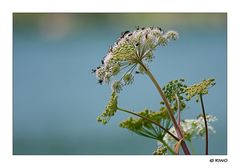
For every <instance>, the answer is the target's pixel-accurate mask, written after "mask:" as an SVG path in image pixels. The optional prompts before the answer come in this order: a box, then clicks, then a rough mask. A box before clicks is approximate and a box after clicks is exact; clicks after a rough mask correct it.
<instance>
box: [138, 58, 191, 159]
mask: <svg viewBox="0 0 240 168" xmlns="http://www.w3.org/2000/svg"><path fill="white" fill-rule="evenodd" d="M138 63H139V64H140V65H141V66H142V67H143V68H144V70H145V71H146V74H147V75H148V76H149V78H150V79H151V81H152V82H153V84H154V85H155V87H156V88H157V90H158V92H159V94H160V96H161V97H162V99H163V101H164V103H165V105H166V108H167V111H168V114H169V117H170V119H171V120H172V122H173V126H174V128H175V130H176V133H177V135H178V138H179V139H182V138H183V135H182V132H181V130H180V128H179V126H178V124H177V122H176V120H175V118H174V115H173V112H172V109H171V106H170V104H169V102H168V100H167V98H166V96H165V94H164V93H163V91H162V89H161V87H160V85H159V84H158V82H157V80H156V79H155V78H154V76H153V75H152V73H151V72H150V71H149V70H148V68H147V67H146V66H145V65H144V64H143V63H142V62H141V61H139V62H138ZM181 146H182V149H183V151H184V153H185V154H186V155H190V152H189V150H188V147H187V145H186V143H185V142H184V141H182V143H181Z"/></svg>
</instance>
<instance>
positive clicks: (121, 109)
mask: <svg viewBox="0 0 240 168" xmlns="http://www.w3.org/2000/svg"><path fill="white" fill-rule="evenodd" d="M117 109H118V110H120V111H123V112H126V113H129V114H132V115H135V116H138V117H140V118H143V119H145V120H147V121H149V122H151V123H153V124H155V125H157V126H158V127H160V128H161V129H163V130H164V131H165V132H166V133H168V134H169V135H170V136H172V137H173V138H174V139H175V140H176V141H179V138H178V137H176V136H175V135H173V134H172V133H171V132H169V131H168V130H167V129H166V128H164V127H163V126H162V125H161V124H159V123H157V122H156V121H153V120H151V119H149V118H147V117H145V116H143V115H140V114H137V113H134V112H132V111H129V110H125V109H123V108H120V107H118V108H117Z"/></svg>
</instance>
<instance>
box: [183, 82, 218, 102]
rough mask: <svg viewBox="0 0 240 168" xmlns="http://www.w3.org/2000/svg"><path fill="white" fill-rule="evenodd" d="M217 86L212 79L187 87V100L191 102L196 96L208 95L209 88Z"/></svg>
mask: <svg viewBox="0 0 240 168" xmlns="http://www.w3.org/2000/svg"><path fill="white" fill-rule="evenodd" d="M215 84H216V83H215V79H213V78H210V79H207V80H203V81H202V82H201V83H198V84H195V85H192V86H190V87H187V88H186V90H185V92H186V96H187V99H188V100H190V99H191V98H192V97H194V96H196V95H205V94H208V88H210V87H212V86H214V85H215ZM197 101H198V99H197Z"/></svg>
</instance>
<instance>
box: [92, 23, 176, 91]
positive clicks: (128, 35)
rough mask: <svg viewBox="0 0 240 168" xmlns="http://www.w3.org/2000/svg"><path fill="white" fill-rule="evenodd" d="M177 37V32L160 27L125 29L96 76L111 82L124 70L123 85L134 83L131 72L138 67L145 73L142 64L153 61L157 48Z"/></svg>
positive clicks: (139, 70) (120, 80) (100, 79)
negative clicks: (164, 30)
mask: <svg viewBox="0 0 240 168" xmlns="http://www.w3.org/2000/svg"><path fill="white" fill-rule="evenodd" d="M177 38H178V33H177V32H175V31H168V32H166V33H164V32H163V30H162V29H161V28H159V27H147V28H138V29H137V30H135V31H133V32H130V31H125V32H123V33H122V34H121V36H120V38H119V39H118V40H117V41H116V42H115V43H114V45H113V46H112V47H110V49H109V51H108V53H107V55H106V57H105V58H104V59H103V60H102V65H101V66H99V67H98V68H97V69H96V70H95V73H96V76H97V78H98V79H99V81H101V83H102V82H105V83H109V82H110V81H111V79H112V77H113V76H116V75H118V74H119V72H121V71H122V70H124V73H122V74H123V75H122V77H121V78H120V79H119V80H118V81H119V82H123V83H122V84H121V86H123V85H127V84H132V82H133V76H131V75H130V74H132V73H133V72H134V70H135V69H136V68H138V70H137V71H136V72H137V73H144V70H143V69H142V67H141V66H140V64H144V65H145V66H147V64H148V62H150V61H152V59H153V51H154V50H155V48H156V47H157V46H166V45H167V43H168V42H169V41H170V40H176V39H177ZM125 75H127V78H126V77H125ZM126 79H127V80H126ZM122 80H124V81H122ZM114 83H116V81H115V82H114ZM113 85H114V84H113ZM113 85H112V86H113ZM118 85H119V84H118ZM113 88H115V87H113Z"/></svg>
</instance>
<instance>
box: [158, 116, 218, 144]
mask: <svg viewBox="0 0 240 168" xmlns="http://www.w3.org/2000/svg"><path fill="white" fill-rule="evenodd" d="M206 118H207V122H208V131H209V132H212V133H216V131H215V129H214V128H213V126H212V125H211V124H210V122H214V121H216V120H217V118H216V117H215V116H212V115H207V116H206ZM181 128H182V130H183V132H184V134H185V138H186V140H191V139H192V138H196V137H204V136H205V131H206V130H205V124H204V119H203V117H202V116H199V117H198V118H197V119H195V120H194V119H185V120H183V121H182V122H181ZM169 131H170V132H171V133H173V134H174V135H175V136H177V133H176V131H175V129H174V128H173V127H172V128H170V130H169ZM163 140H164V141H165V142H167V143H169V144H175V143H176V140H175V139H173V138H172V136H170V135H169V134H166V135H165V136H164V138H163Z"/></svg>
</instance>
